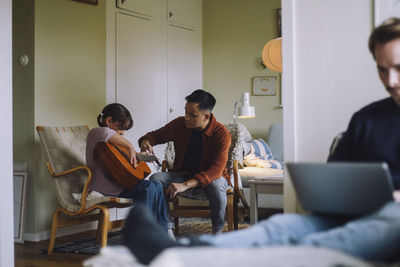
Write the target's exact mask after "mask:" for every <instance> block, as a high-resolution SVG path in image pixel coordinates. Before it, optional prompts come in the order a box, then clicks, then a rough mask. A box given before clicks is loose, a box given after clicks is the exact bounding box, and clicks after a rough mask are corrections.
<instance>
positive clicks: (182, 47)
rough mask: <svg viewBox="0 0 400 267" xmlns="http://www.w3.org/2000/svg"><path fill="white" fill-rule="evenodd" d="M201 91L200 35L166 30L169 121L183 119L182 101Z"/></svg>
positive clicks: (177, 28)
mask: <svg viewBox="0 0 400 267" xmlns="http://www.w3.org/2000/svg"><path fill="white" fill-rule="evenodd" d="M201 88H202V42H201V34H200V33H199V32H197V31H193V30H188V29H184V28H180V27H176V26H172V25H169V26H168V120H169V121H171V120H173V119H175V118H176V117H178V116H183V115H184V114H185V113H184V108H185V103H186V101H185V97H186V96H187V95H189V94H190V93H191V92H192V91H194V90H195V89H201Z"/></svg>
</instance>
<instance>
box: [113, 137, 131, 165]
mask: <svg viewBox="0 0 400 267" xmlns="http://www.w3.org/2000/svg"><path fill="white" fill-rule="evenodd" d="M109 141H110V142H111V143H113V144H115V145H118V146H121V147H124V148H126V149H127V150H128V152H129V161H130V163H131V164H132V165H133V167H135V168H136V167H137V159H136V151H135V149H134V148H133V145H132V144H131V142H129V140H128V139H126V138H125V137H123V136H122V135H120V134H118V133H117V134H114V135H113V136H111V138H110V139H109Z"/></svg>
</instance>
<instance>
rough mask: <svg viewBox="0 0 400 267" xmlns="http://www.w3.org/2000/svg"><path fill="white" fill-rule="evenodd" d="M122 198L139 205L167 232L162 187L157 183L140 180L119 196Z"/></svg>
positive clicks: (165, 208)
mask: <svg viewBox="0 0 400 267" xmlns="http://www.w3.org/2000/svg"><path fill="white" fill-rule="evenodd" d="M118 196H119V197H123V198H133V199H134V200H135V202H134V204H135V203H141V204H142V205H144V206H145V207H146V208H147V210H148V211H149V212H150V213H151V214H153V215H154V218H155V219H156V220H157V221H158V222H159V223H160V225H161V227H162V228H163V229H164V230H165V231H167V230H168V226H167V225H168V215H167V204H166V202H165V199H164V193H163V190H162V187H161V185H160V184H159V183H157V182H152V181H148V180H142V181H141V182H140V183H138V184H137V185H136V186H134V187H133V188H131V189H125V190H124V191H122V192H121V193H120V194H119V195H118Z"/></svg>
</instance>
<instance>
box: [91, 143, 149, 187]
mask: <svg viewBox="0 0 400 267" xmlns="http://www.w3.org/2000/svg"><path fill="white" fill-rule="evenodd" d="M94 157H95V158H96V159H97V160H98V161H99V163H100V164H101V166H102V167H103V170H104V171H105V172H106V173H107V175H109V176H110V177H112V178H113V179H115V180H116V181H117V182H118V183H119V184H121V185H122V186H123V187H125V188H127V189H131V188H133V187H134V186H135V185H137V184H138V183H140V181H142V180H143V179H144V178H146V177H147V176H148V175H149V174H150V173H151V170H150V168H149V166H148V165H147V164H146V162H144V161H140V162H138V163H137V166H136V168H135V167H133V165H132V164H131V163H130V162H129V152H128V149H127V148H125V147H121V146H118V145H114V144H112V143H110V142H100V143H98V144H97V145H96V147H95V149H94Z"/></svg>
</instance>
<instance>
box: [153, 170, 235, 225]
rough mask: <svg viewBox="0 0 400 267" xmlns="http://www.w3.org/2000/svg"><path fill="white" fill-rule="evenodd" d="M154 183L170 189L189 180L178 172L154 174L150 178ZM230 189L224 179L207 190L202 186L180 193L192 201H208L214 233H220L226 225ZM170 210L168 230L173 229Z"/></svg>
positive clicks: (213, 182)
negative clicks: (172, 184) (227, 190)
mask: <svg viewBox="0 0 400 267" xmlns="http://www.w3.org/2000/svg"><path fill="white" fill-rule="evenodd" d="M149 179H150V180H152V181H158V182H159V183H161V184H162V186H163V188H168V186H169V185H170V184H171V183H183V182H185V181H186V180H187V178H185V177H184V176H182V175H181V174H179V173H176V172H158V173H155V174H153V175H152V176H151V177H150V178H149ZM227 188H228V182H227V181H226V179H225V178H224V177H221V178H219V179H217V180H214V181H212V183H211V184H210V185H208V186H206V187H205V188H201V187H200V186H198V187H195V188H191V189H188V190H186V191H185V192H182V193H179V195H180V196H183V197H187V198H190V199H197V200H199V199H200V200H206V199H208V200H209V202H210V209H211V222H212V232H213V233H218V232H220V231H222V229H223V228H224V224H225V211H226V203H227V197H226V189H227ZM167 209H168V215H169V216H168V218H169V222H168V228H173V224H172V221H171V215H170V211H169V205H167Z"/></svg>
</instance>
